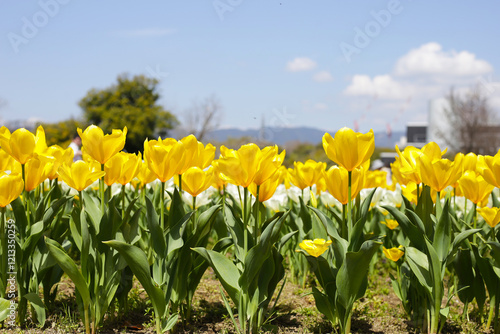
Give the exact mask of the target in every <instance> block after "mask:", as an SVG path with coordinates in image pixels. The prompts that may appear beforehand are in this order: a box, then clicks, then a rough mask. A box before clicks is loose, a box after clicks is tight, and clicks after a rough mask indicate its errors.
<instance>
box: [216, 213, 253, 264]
mask: <svg viewBox="0 0 500 334" xmlns="http://www.w3.org/2000/svg"><path fill="white" fill-rule="evenodd" d="M222 212H223V215H224V222H225V223H226V226H227V227H228V230H229V233H230V234H231V237H232V238H233V242H234V246H235V255H236V257H237V258H238V260H239V261H240V262H241V263H243V262H245V254H244V253H245V252H244V235H245V234H244V231H245V226H244V225H243V222H242V221H241V219H238V218H236V215H234V213H233V208H232V207H231V206H229V205H227V204H224V207H223V209H222ZM252 245H253V243H252V238H249V240H248V247H250V248H251V247H252Z"/></svg>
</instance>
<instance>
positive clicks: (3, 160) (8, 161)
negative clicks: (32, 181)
mask: <svg viewBox="0 0 500 334" xmlns="http://www.w3.org/2000/svg"><path fill="white" fill-rule="evenodd" d="M15 164H18V165H19V166H21V165H20V164H19V162H17V161H16V160H14V158H13V157H12V156H11V155H10V154H9V153H7V151H5V150H4V149H2V148H1V147H0V172H4V171H6V170H10V171H12V170H13V169H14V165H15Z"/></svg>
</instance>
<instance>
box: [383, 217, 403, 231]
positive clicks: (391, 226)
mask: <svg viewBox="0 0 500 334" xmlns="http://www.w3.org/2000/svg"><path fill="white" fill-rule="evenodd" d="M380 223H382V224H384V225H385V226H387V227H388V228H389V229H391V230H394V229H395V228H396V227H398V226H399V224H398V221H397V220H396V219H386V220H382V221H381V222H380Z"/></svg>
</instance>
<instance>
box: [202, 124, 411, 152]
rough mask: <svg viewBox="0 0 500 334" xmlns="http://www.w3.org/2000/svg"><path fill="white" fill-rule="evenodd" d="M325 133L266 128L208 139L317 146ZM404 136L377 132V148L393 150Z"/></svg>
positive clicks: (231, 130) (231, 131)
mask: <svg viewBox="0 0 500 334" xmlns="http://www.w3.org/2000/svg"><path fill="white" fill-rule="evenodd" d="M325 132H326V131H325V130H320V129H317V128H310V127H305V126H303V127H296V128H272V127H265V128H263V129H247V130H242V129H237V128H228V129H219V130H215V131H212V132H211V133H210V134H208V135H207V139H208V140H210V141H214V142H225V141H227V139H229V138H241V137H248V138H249V140H251V141H255V142H257V141H258V142H270V143H274V144H278V145H285V144H286V143H289V142H302V143H311V144H317V143H320V142H321V139H322V138H323V135H324V134H325ZM330 134H331V135H332V136H333V135H334V134H335V131H331V132H330ZM404 135H405V132H403V131H395V132H393V133H392V135H391V136H390V137H389V136H387V134H386V133H385V132H376V133H375V145H376V146H377V147H391V148H392V147H394V145H396V144H397V143H398V142H399V140H400V138H401V136H404Z"/></svg>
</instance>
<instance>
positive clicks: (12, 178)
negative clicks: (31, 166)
mask: <svg viewBox="0 0 500 334" xmlns="http://www.w3.org/2000/svg"><path fill="white" fill-rule="evenodd" d="M23 188H24V187H23V177H22V175H21V173H11V174H7V173H5V172H0V207H2V208H5V207H6V206H7V205H9V204H10V203H11V202H12V201H13V200H15V199H16V198H18V197H19V195H21V193H22V192H23Z"/></svg>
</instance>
